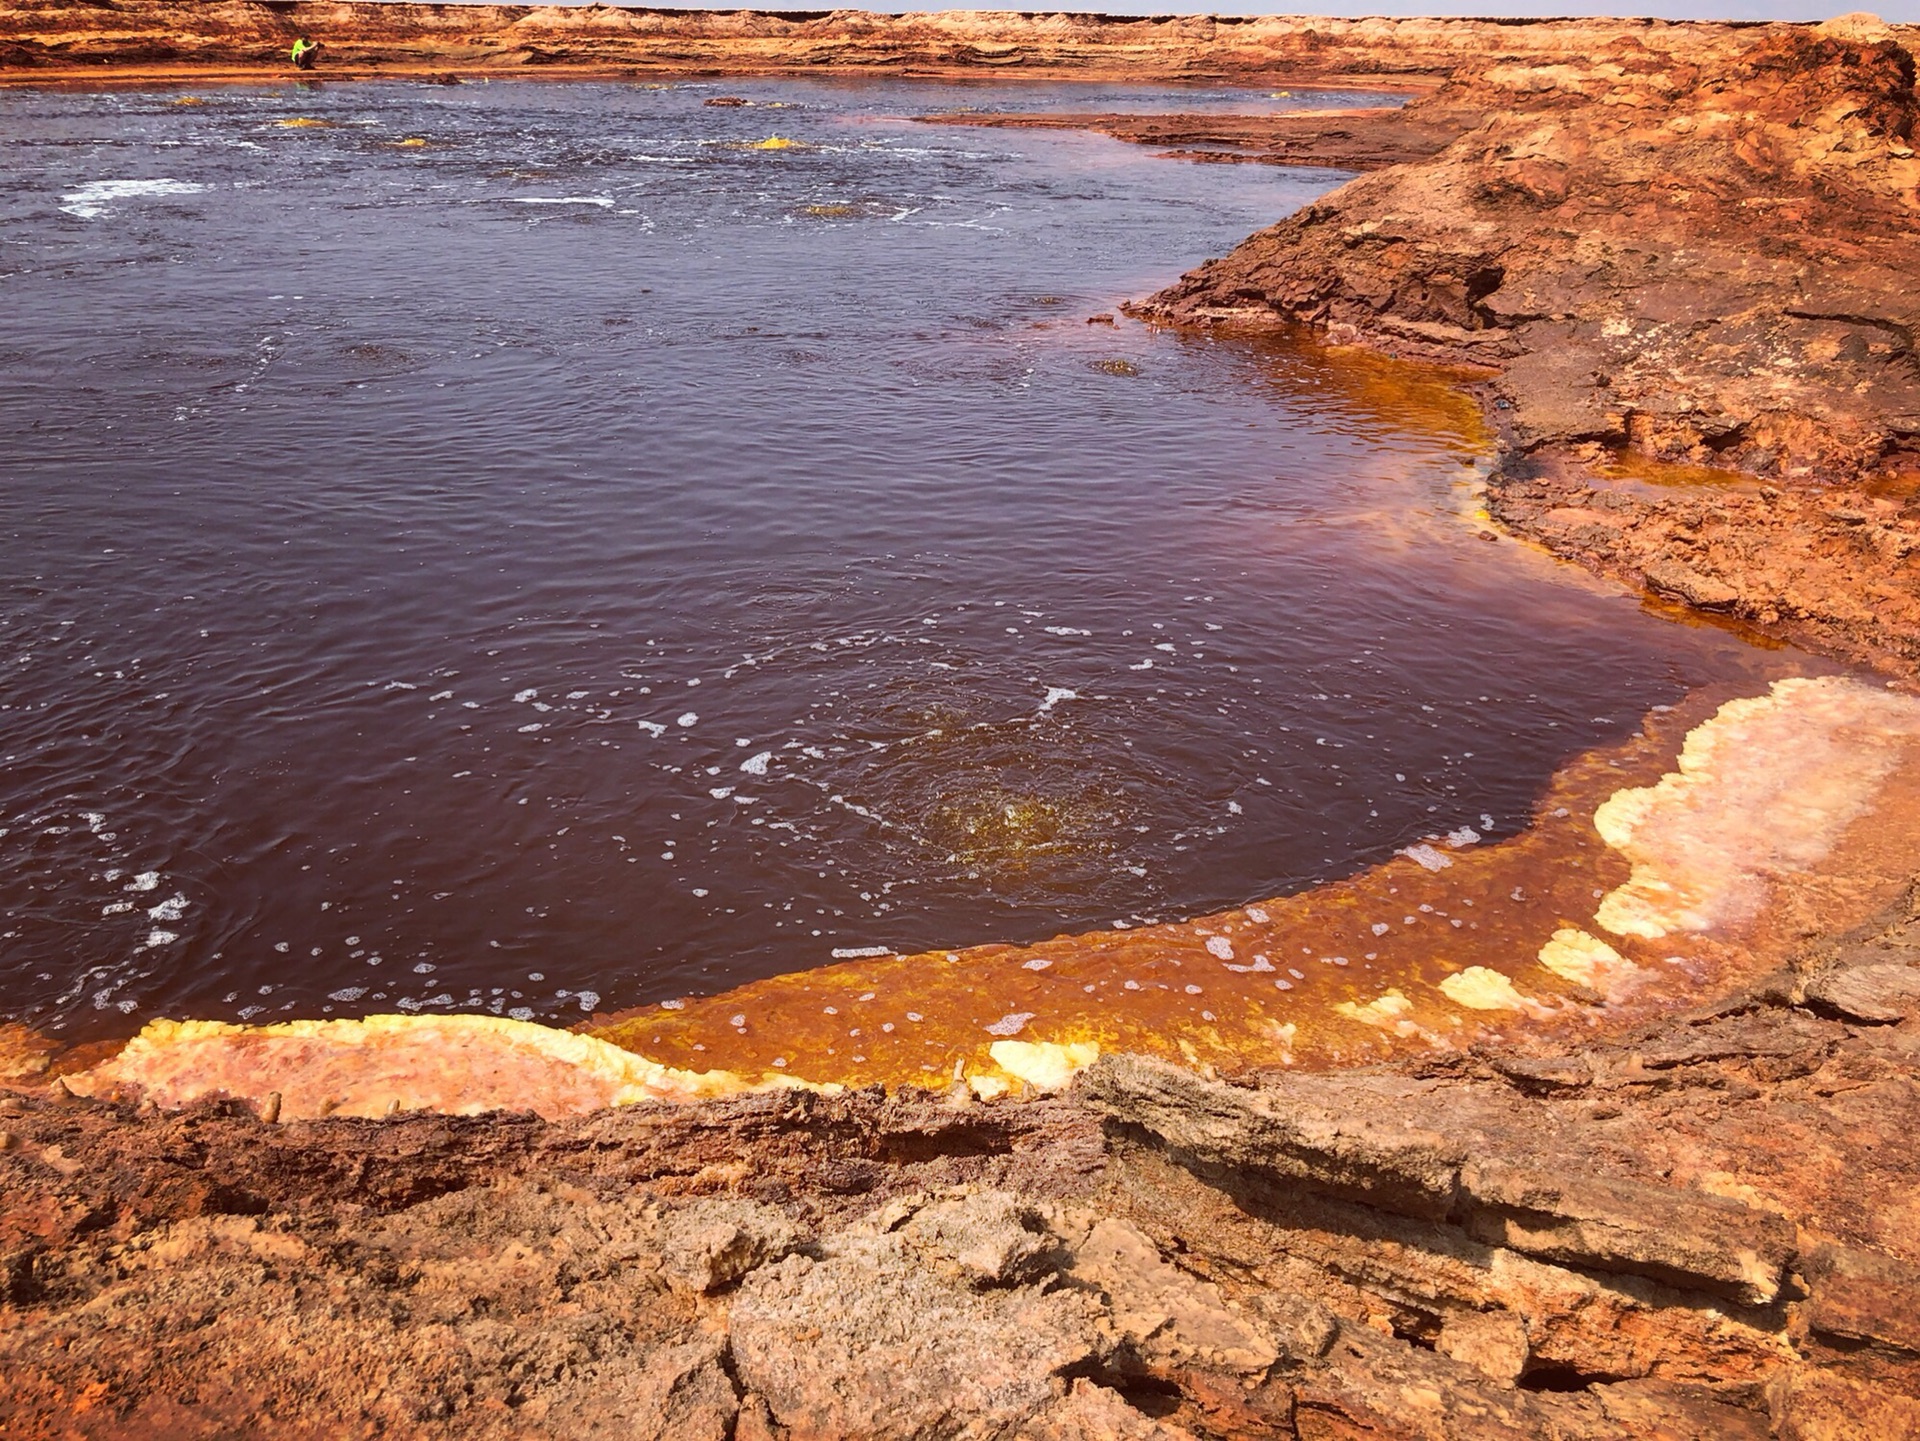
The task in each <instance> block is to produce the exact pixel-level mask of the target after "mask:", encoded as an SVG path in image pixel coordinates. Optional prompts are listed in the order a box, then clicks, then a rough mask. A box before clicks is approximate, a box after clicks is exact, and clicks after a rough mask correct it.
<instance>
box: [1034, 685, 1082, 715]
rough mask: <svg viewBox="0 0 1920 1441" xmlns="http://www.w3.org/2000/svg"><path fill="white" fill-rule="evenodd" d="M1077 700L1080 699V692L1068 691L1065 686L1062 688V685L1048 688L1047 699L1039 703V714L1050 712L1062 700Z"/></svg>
mask: <svg viewBox="0 0 1920 1441" xmlns="http://www.w3.org/2000/svg"><path fill="white" fill-rule="evenodd" d="M1079 699H1080V692H1079V691H1077V690H1068V689H1067V688H1066V687H1065V686H1062V685H1056V686H1048V687H1047V698H1046V699H1045V700H1043V701H1041V702H1040V713H1041V714H1042V715H1044V714H1045V713H1046V712H1048V711H1050V710H1052V709H1053V708H1054V707H1055V706H1056V705H1058V704H1059V703H1060V702H1061V701H1063V700H1079Z"/></svg>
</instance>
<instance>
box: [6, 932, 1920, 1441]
mask: <svg viewBox="0 0 1920 1441" xmlns="http://www.w3.org/2000/svg"><path fill="white" fill-rule="evenodd" d="M1916 960H1920V905H1917V904H1916V903H1915V901H1914V900H1913V899H1912V898H1909V900H1908V901H1906V902H1904V903H1903V904H1902V905H1901V906H1899V907H1897V908H1896V909H1895V910H1894V911H1893V912H1892V913H1890V914H1889V915H1887V916H1886V917H1884V918H1883V921H1882V923H1880V924H1878V925H1877V926H1875V927H1874V928H1871V929H1870V930H1869V931H1866V932H1863V933H1858V934H1854V935H1851V936H1846V937H1825V938H1817V939H1813V940H1810V941H1809V942H1808V943H1807V945H1806V946H1805V947H1804V949H1803V950H1802V952H1801V954H1800V956H1799V959H1798V962H1797V964H1796V965H1795V966H1794V967H1792V968H1790V969H1788V970H1786V971H1783V972H1782V973H1780V974H1778V975H1776V976H1773V977H1769V978H1767V979H1766V980H1765V981H1763V982H1762V983H1761V984H1759V985H1757V986H1754V987H1752V988H1749V989H1748V990H1746V991H1744V992H1742V993H1740V994H1738V995H1735V996H1732V997H1729V998H1727V999H1725V1000H1723V1001H1721V1002H1719V1003H1718V1004H1716V1005H1713V1006H1711V1007H1706V1008H1702V1009H1700V1010H1698V1011H1695V1012H1692V1013H1689V1014H1685V1015H1679V1016H1674V1017H1671V1018H1669V1019H1667V1020H1664V1021H1662V1022H1660V1023H1659V1024H1656V1025H1653V1026H1650V1027H1647V1028H1646V1029H1644V1030H1643V1031H1641V1032H1640V1033H1638V1034H1634V1035H1630V1036H1627V1037H1625V1038H1623V1039H1621V1040H1619V1041H1617V1042H1610V1043H1604V1044H1596V1045H1592V1046H1585V1047H1577V1048H1572V1049H1568V1050H1565V1051H1562V1052H1558V1053H1553V1054H1545V1055H1532V1056H1519V1055H1514V1054H1508V1053H1503V1052H1501V1051H1500V1050H1497V1049H1490V1050H1484V1051H1478V1052H1473V1053H1468V1054H1463V1055H1454V1056H1448V1057H1439V1058H1426V1059H1423V1060H1420V1061H1415V1062H1408V1063H1403V1064H1399V1065H1392V1066H1384V1067H1372V1068H1367V1069H1363V1070H1355V1071H1346V1072H1335V1073H1330V1074H1322V1075H1286V1074H1274V1075H1269V1076H1264V1077H1259V1078H1255V1079H1252V1080H1242V1081H1239V1082H1236V1083H1233V1084H1226V1083H1223V1082H1221V1081H1217V1080H1210V1079H1207V1078H1206V1077H1204V1076H1202V1075H1200V1074H1198V1073H1195V1072H1193V1071H1189V1070H1185V1069H1181V1068H1178V1067H1174V1066H1170V1065H1166V1064H1164V1063H1159V1062H1150V1061H1142V1060H1136V1059H1132V1058H1127V1057H1114V1058H1108V1059H1104V1060H1102V1061H1101V1062H1099V1063H1098V1064H1097V1065H1095V1066H1094V1067H1093V1068H1092V1069H1091V1070H1089V1071H1088V1072H1086V1073H1085V1074H1084V1075H1083V1076H1082V1077H1081V1079H1080V1081H1079V1083H1078V1085H1077V1087H1076V1090H1075V1092H1074V1093H1073V1095H1072V1096H1070V1097H1069V1098H1066V1099H1055V1100H1037V1101H1027V1102H1014V1101H1001V1102H996V1103H992V1104H981V1103H979V1102H977V1101H974V1100H972V1099H971V1097H970V1096H969V1095H968V1094H967V1092H966V1091H965V1089H964V1088H957V1089H956V1091H955V1093H954V1094H952V1095H949V1096H936V1095H932V1094H927V1093H913V1092H906V1093H900V1094H896V1095H893V1096H886V1095H883V1094H881V1093H880V1092H878V1091H867V1092H853V1093H848V1094H845V1095H842V1096H838V1097H822V1096H816V1095H813V1094H808V1093H788V1094H784V1095H762V1096H753V1097H742V1098H738V1099H734V1100H727V1101H718V1102H706V1103H702V1104H699V1105H679V1106H675V1105H664V1106H663V1105H657V1104H648V1105H640V1106H633V1107H625V1108H620V1109H616V1110H611V1111H600V1112H596V1113H594V1114H592V1115H589V1116H585V1117H581V1118H578V1119H573V1120H562V1121H551V1122H550V1121H543V1120H540V1119H539V1118H537V1117H535V1116H532V1115H529V1114H525V1113H520V1114H510V1113H493V1114H491V1115H488V1116H485V1117H478V1118H457V1117H447V1116H436V1115H430V1114H424V1113H410V1114H407V1115H404V1116H400V1117H396V1118H394V1119H392V1120H387V1121H370V1120H360V1121H356V1120H317V1121H302V1122H289V1123H283V1124H274V1123H272V1122H269V1121H266V1120H264V1119H262V1118H261V1117H259V1116H256V1115H255V1114H254V1112H253V1111H252V1110H251V1109H250V1108H249V1107H247V1106H246V1105H244V1104H242V1103H238V1102H223V1103H207V1104H203V1105H200V1106H197V1107H193V1108H189V1109H188V1110H186V1111H183V1112H174V1113H164V1112H155V1111H153V1110H152V1108H151V1107H150V1106H148V1107H137V1106H134V1105H132V1104H107V1103H102V1102H89V1101H82V1100H78V1099H75V1098H73V1097H71V1096H69V1095H67V1094H66V1092H65V1091H64V1089H62V1088H61V1087H60V1086H58V1085H57V1084H56V1085H55V1086H52V1087H32V1088H26V1087H24V1086H23V1087H21V1088H20V1089H18V1090H16V1091H15V1092H14V1093H12V1094H11V1095H9V1096H8V1097H6V1098H5V1099H4V1100H0V1127H4V1132H5V1134H4V1140H3V1141H0V1176H3V1177H4V1184H5V1187H6V1195H7V1197H8V1201H7V1204H6V1206H5V1207H4V1209H0V1287H4V1291H3V1292H0V1303H3V1304H0V1356H3V1357H4V1358H5V1362H6V1364H5V1366H4V1368H3V1369H0V1418H4V1419H5V1420H6V1422H7V1426H8V1434H9V1435H19V1436H42V1435H45V1436H56V1435H57V1436H87V1437H92V1436H98V1437H117V1436H127V1435H135V1434H137V1435H143V1436H213V1435H232V1434H236V1433H250V1432H255V1431H260V1430H271V1431H273V1433H274V1434H277V1435H291V1436H305V1435H314V1436H320V1435H329V1436H341V1435H352V1436H358V1435H457V1436H476V1437H484V1436H496V1435H499V1436H504V1435H553V1436H566V1437H580V1436H598V1435H613V1434H620V1435H633V1436H646V1437H673V1438H695V1437H699V1438H715V1441H717V1438H724V1437H733V1438H736V1441H737V1438H743V1437H794V1438H798V1437H851V1436H914V1437H920V1436H1006V1437H1028V1438H1036V1441H1038V1438H1068V1437H1073V1438H1092V1437H1122V1438H1143V1441H1144V1438H1154V1441H1183V1438H1189V1437H1236V1438H1242V1437H1269V1436H1271V1437H1306V1438H1319V1437H1345V1436H1361V1435H1385V1436H1401V1437H1420V1438H1433V1441H1442V1438H1457V1437H1465V1436H1473V1437H1480V1436H1489V1437H1492V1436H1500V1437H1515V1438H1520V1437H1548V1436H1550V1437H1557V1438H1602V1437H1606V1438H1623V1441H1624V1438H1630V1437H1631V1438H1644V1437H1649V1436H1658V1437H1693V1438H1702V1441H1705V1438H1727V1437H1742V1436H1752V1437H1756V1438H1757V1437H1763V1436H1790V1437H1863V1438H1864V1437H1890V1436H1898V1435H1908V1434H1912V1433H1913V1431H1914V1429H1915V1428H1916V1427H1920V1329H1917V1328H1916V1325H1915V1320H1914V1317H1915V1313H1916V1307H1915V1302H1916V1301H1920V1242H1916V1238H1917V1237H1920V1224H1916V1222H1920V1215H1916V1212H1915V1199H1914V1198H1915V1196H1916V1195H1920V1188H1916V1182H1920V1172H1917V1170H1916V1165H1915V1162H1914V1159H1913V1157H1912V1155H1911V1153H1910V1148H1909V1147H1908V1146H1907V1144H1906V1141H1907V1138H1908V1137H1909V1136H1910V1135H1911V1133H1912V1131H1913V1129H1914V1128H1915V1126H1916V1125H1920V1088H1917V1087H1916V1086H1915V1083H1914V1069H1915V1065H1916V1061H1920V966H1916V965H1915V964H1913V963H1914V962H1915V961H1916ZM24 1079H25V1078H24V1077H17V1078H16V1084H17V1083H18V1082H19V1081H22V1080H24Z"/></svg>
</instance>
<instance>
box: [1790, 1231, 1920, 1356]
mask: <svg viewBox="0 0 1920 1441" xmlns="http://www.w3.org/2000/svg"><path fill="white" fill-rule="evenodd" d="M1800 1273H1801V1274H1802V1275H1803V1276H1804V1277H1806V1281H1807V1286H1808V1288H1809V1290H1810V1292H1811V1294H1810V1295H1809V1297H1808V1299H1807V1308H1806V1317H1807V1324H1808V1326H1810V1327H1811V1328H1812V1329H1813V1330H1815V1331H1822V1332H1825V1333H1826V1334H1828V1335H1831V1336H1851V1337H1853V1338H1855V1339H1857V1340H1862V1341H1883V1342H1885V1343H1886V1344H1888V1345H1890V1346H1898V1347H1900V1348H1901V1349H1902V1350H1904V1351H1913V1352H1916V1353H1920V1267H1915V1266H1910V1265H1908V1264H1907V1263H1906V1262H1905V1261H1901V1260H1897V1259H1896V1258H1894V1257H1892V1256H1888V1255H1885V1254H1883V1253H1881V1252H1879V1251H1865V1250H1861V1249H1859V1248H1857V1247H1853V1246H1838V1245H1825V1246H1821V1247H1819V1248H1818V1249H1817V1250H1815V1251H1814V1252H1813V1253H1812V1254H1811V1255H1809V1256H1808V1257H1807V1258H1806V1259H1805V1260H1804V1261H1803V1262H1802V1263H1801V1266H1800Z"/></svg>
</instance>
